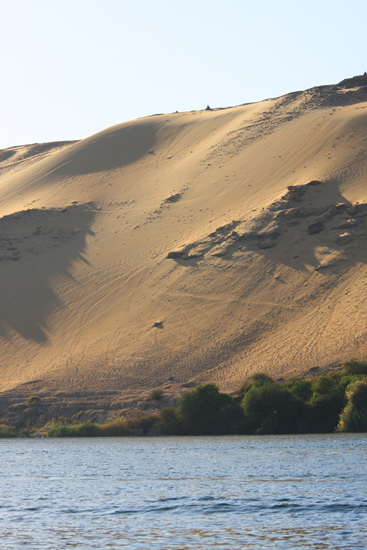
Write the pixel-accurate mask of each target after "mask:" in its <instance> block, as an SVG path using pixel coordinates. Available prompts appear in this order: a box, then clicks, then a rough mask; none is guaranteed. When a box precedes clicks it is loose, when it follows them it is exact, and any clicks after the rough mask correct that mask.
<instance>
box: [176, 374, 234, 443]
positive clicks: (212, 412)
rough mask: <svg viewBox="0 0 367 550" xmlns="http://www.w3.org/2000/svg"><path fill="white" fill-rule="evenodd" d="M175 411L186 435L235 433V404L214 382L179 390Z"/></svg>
mask: <svg viewBox="0 0 367 550" xmlns="http://www.w3.org/2000/svg"><path fill="white" fill-rule="evenodd" d="M177 412H178V416H179V419H180V423H181V425H182V430H183V433H185V434H187V435H223V434H230V433H237V432H238V430H239V429H240V425H241V421H242V413H241V408H240V407H239V405H238V404H237V403H235V402H234V400H233V399H232V397H231V396H230V395H227V394H225V393H220V392H219V390H218V387H217V386H216V385H215V384H204V385H203V386H197V387H196V388H195V389H194V390H192V391H188V392H185V393H183V394H182V395H181V397H180V400H179V403H178V408H177Z"/></svg>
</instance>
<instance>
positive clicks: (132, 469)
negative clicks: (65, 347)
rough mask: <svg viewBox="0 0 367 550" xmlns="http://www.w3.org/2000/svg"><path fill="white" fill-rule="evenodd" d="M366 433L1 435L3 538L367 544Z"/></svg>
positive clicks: (150, 544) (27, 542) (50, 544)
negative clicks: (44, 437)
mask: <svg viewBox="0 0 367 550" xmlns="http://www.w3.org/2000/svg"><path fill="white" fill-rule="evenodd" d="M366 473H367V436H365V435H341V434H340V435H321V436H269V437H264V436H263V437H246V436H238V437H212V438H208V437H197V438H173V437H172V438H158V437H157V438H106V439H55V440H50V439H48V440H30V439H17V440H0V541H1V542H0V544H1V548H2V549H4V550H8V549H18V548H23V547H26V548H27V549H37V550H39V549H48V550H49V549H57V550H59V549H63V548H73V547H74V548H78V549H84V548H88V549H89V548H98V549H102V548H103V549H104V548H131V549H139V548H144V549H145V548H147V549H148V548H149V549H159V550H163V549H167V550H168V549H169V550H172V549H180V550H183V549H186V548H190V549H191V548H192V549H204V548H205V549H212V548H213V549H216V548H228V549H237V548H287V549H293V548H333V549H345V548H348V549H356V548H367V490H366V489H367V480H366Z"/></svg>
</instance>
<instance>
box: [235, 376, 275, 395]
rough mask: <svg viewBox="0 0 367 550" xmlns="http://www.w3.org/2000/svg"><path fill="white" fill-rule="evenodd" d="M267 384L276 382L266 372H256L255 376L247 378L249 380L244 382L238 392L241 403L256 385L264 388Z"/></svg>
mask: <svg viewBox="0 0 367 550" xmlns="http://www.w3.org/2000/svg"><path fill="white" fill-rule="evenodd" d="M265 382H274V380H273V379H272V378H271V377H270V376H268V375H267V374H265V373H264V372H255V374H252V375H251V376H250V377H249V378H247V380H245V381H244V383H243V384H242V386H240V388H239V390H238V392H237V395H238V398H239V399H240V401H242V399H243V398H244V397H245V395H246V393H247V392H248V391H249V390H250V389H251V388H252V386H253V385H254V384H255V385H257V386H262V385H263V384H264V383H265Z"/></svg>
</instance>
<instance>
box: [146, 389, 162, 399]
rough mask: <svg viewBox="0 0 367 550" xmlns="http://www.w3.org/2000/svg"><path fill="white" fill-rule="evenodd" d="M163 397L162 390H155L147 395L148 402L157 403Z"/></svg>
mask: <svg viewBox="0 0 367 550" xmlns="http://www.w3.org/2000/svg"><path fill="white" fill-rule="evenodd" d="M163 396H164V391H163V390H162V388H155V389H154V390H151V391H150V392H149V395H148V399H149V401H159V400H160V399H162V397H163Z"/></svg>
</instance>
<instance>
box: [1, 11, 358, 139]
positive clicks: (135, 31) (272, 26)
mask: <svg viewBox="0 0 367 550" xmlns="http://www.w3.org/2000/svg"><path fill="white" fill-rule="evenodd" d="M0 8H1V19H2V25H1V27H2V28H1V33H0V60H1V65H0V71H1V72H0V75H1V76H0V82H1V85H0V148H5V147H9V146H11V145H20V144H25V143H34V142H45V141H58V140H68V139H80V138H83V137H87V136H89V135H91V134H93V133H95V132H97V131H99V130H102V129H104V128H106V127H108V126H111V125H113V124H117V123H119V122H123V121H126V120H130V119H134V118H137V117H142V116H144V115H149V114H154V113H160V112H172V111H176V110H178V111H187V110H193V109H202V108H205V107H206V105H207V104H209V105H210V106H211V107H226V106H229V105H238V104H241V103H247V102H252V101H259V100H261V99H266V98H268V97H275V96H279V95H282V94H284V93H287V92H291V91H295V90H302V89H306V88H310V87H312V86H316V85H321V84H330V83H336V82H338V81H340V80H342V79H343V78H346V77H351V76H354V75H356V74H361V73H363V72H364V71H366V70H367V59H366V57H367V2H366V0H349V2H345V1H340V0H333V1H331V0H309V1H308V2H300V1H297V0H292V1H288V0H278V1H271V0H257V1H254V0H251V1H247V0H242V1H241V0H226V1H219V0H210V1H209V0H208V1H207V0H196V1H192V0H185V1H184V2H181V1H175V0H170V1H168V0H135V1H134V0H103V1H102V0H60V1H56V0H11V1H8V0H0Z"/></svg>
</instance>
